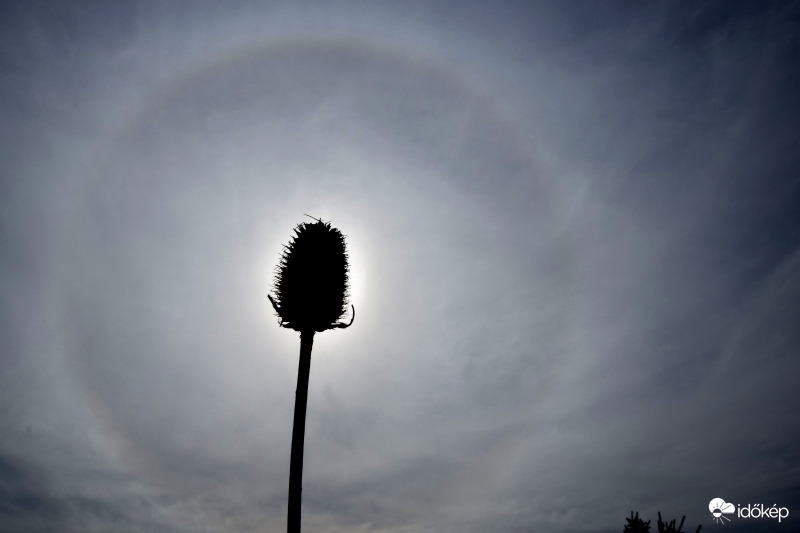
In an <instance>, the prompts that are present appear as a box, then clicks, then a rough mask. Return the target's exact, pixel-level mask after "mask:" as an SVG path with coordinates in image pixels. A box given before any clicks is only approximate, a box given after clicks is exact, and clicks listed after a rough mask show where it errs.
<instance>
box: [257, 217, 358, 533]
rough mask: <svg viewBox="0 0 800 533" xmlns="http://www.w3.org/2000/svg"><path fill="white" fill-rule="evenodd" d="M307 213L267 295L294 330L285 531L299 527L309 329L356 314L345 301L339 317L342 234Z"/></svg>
mask: <svg viewBox="0 0 800 533" xmlns="http://www.w3.org/2000/svg"><path fill="white" fill-rule="evenodd" d="M306 216H309V217H310V215H306ZM310 218H312V219H314V220H315V221H316V222H314V223H313V224H312V223H305V222H303V223H300V224H298V225H297V227H295V230H294V231H295V235H294V237H293V238H292V240H291V241H290V242H289V244H288V245H285V246H284V249H283V254H282V255H281V259H280V263H279V264H278V267H277V268H276V272H275V283H274V289H275V291H274V292H275V297H273V296H272V295H268V298H269V301H270V303H271V304H272V307H273V308H274V309H275V312H276V313H277V315H278V317H279V318H280V322H279V326H281V327H284V328H289V329H293V330H295V331H298V332H300V363H299V366H298V370H297V390H296V392H295V403H294V423H293V427H292V453H291V459H290V461H291V462H290V466H289V510H288V520H287V531H288V533H299V532H300V509H301V501H302V491H303V489H302V484H303V448H304V443H305V425H306V405H307V403H308V379H309V374H310V373H311V348H312V346H313V344H314V333H316V332H322V331H327V330H329V329H344V328H348V327H350V326H351V325H352V324H353V321H354V320H355V317H356V308H355V306H351V307H352V317H351V318H350V322H349V323H344V322H339V320H340V319H341V318H342V316H343V315H344V313H345V311H346V310H347V300H348V298H349V293H348V290H349V279H348V275H349V264H348V257H347V248H346V245H345V239H344V235H342V233H341V232H340V231H339V230H338V229H336V228H333V227H331V225H330V224H329V223H327V222H323V221H322V220H321V219H318V218H314V217H310Z"/></svg>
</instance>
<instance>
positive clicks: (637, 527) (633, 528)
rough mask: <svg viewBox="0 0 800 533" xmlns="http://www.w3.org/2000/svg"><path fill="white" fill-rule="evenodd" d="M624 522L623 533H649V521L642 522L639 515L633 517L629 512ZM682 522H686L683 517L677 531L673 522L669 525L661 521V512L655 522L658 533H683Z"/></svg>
mask: <svg viewBox="0 0 800 533" xmlns="http://www.w3.org/2000/svg"><path fill="white" fill-rule="evenodd" d="M625 520H627V522H628V524H627V525H626V526H625V529H624V530H623V533H640V532H641V533H648V532H649V531H650V520H648V521H647V522H645V521H644V520H642V519H641V518H639V513H636V515H634V514H633V511H631V517H630V518H626V519H625ZM684 520H686V516H685V515H684V517H683V518H681V523H680V524H679V525H678V529H675V520H673V521H671V522H669V523H666V522H664V521H663V520H661V512H660V511H659V513H658V522H657V525H658V533H683V531H682V530H683V522H684ZM702 527H703V526H702V525H700V526H697V530H695V533H700V529H702Z"/></svg>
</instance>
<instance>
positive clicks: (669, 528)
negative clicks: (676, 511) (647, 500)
mask: <svg viewBox="0 0 800 533" xmlns="http://www.w3.org/2000/svg"><path fill="white" fill-rule="evenodd" d="M684 520H686V515H683V517H682V518H681V523H680V525H678V529H675V519H673V520H672V522H669V523H664V522H663V521H662V520H661V511H659V513H658V533H682V532H681V530H682V529H683V521H684ZM702 527H703V526H697V531H696V532H695V533H700V528H702Z"/></svg>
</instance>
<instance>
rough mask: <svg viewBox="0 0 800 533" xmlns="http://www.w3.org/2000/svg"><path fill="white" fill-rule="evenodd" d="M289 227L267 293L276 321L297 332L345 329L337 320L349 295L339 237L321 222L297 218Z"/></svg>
mask: <svg viewBox="0 0 800 533" xmlns="http://www.w3.org/2000/svg"><path fill="white" fill-rule="evenodd" d="M312 218H313V217H312ZM294 231H295V235H294V237H292V240H291V242H289V244H288V245H285V246H284V250H283V254H282V256H281V260H280V263H279V264H278V267H277V268H276V270H275V283H274V292H275V298H272V296H270V297H269V299H270V301H271V302H272V306H273V307H274V308H275V311H276V312H277V313H278V316H279V317H280V319H281V324H280V325H281V326H282V327H284V328H290V329H294V330H296V331H301V332H302V331H325V330H327V329H332V328H344V327H348V326H349V325H350V324H342V323H339V322H337V321H338V320H339V319H340V318H341V317H342V315H344V313H345V311H346V310H347V299H348V297H349V284H348V272H349V265H348V261H347V260H348V257H347V249H346V246H345V241H344V235H342V232H340V231H339V230H338V229H336V228H333V227H331V225H330V223H328V222H323V221H322V220H317V221H316V222H314V223H312V224H309V223H305V222H301V223H300V224H298V225H297V227H296V228H295V230H294ZM353 315H354V317H355V308H354V309H353ZM350 323H351V324H352V320H351V321H350Z"/></svg>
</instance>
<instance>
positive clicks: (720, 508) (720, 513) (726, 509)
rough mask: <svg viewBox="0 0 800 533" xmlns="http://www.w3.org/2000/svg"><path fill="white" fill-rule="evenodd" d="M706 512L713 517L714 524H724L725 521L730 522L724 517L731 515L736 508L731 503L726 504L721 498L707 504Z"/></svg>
mask: <svg viewBox="0 0 800 533" xmlns="http://www.w3.org/2000/svg"><path fill="white" fill-rule="evenodd" d="M708 510H709V511H711V514H712V515H713V516H714V522H717V523H718V524H724V523H725V520H727V521H728V522H730V521H731V519H730V518H728V517H727V516H724V515H726V514H733V513H734V512H735V511H736V506H735V505H733V504H732V503H726V502H725V500H723V499H722V498H714V499H713V500H711V501H710V502H708Z"/></svg>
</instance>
